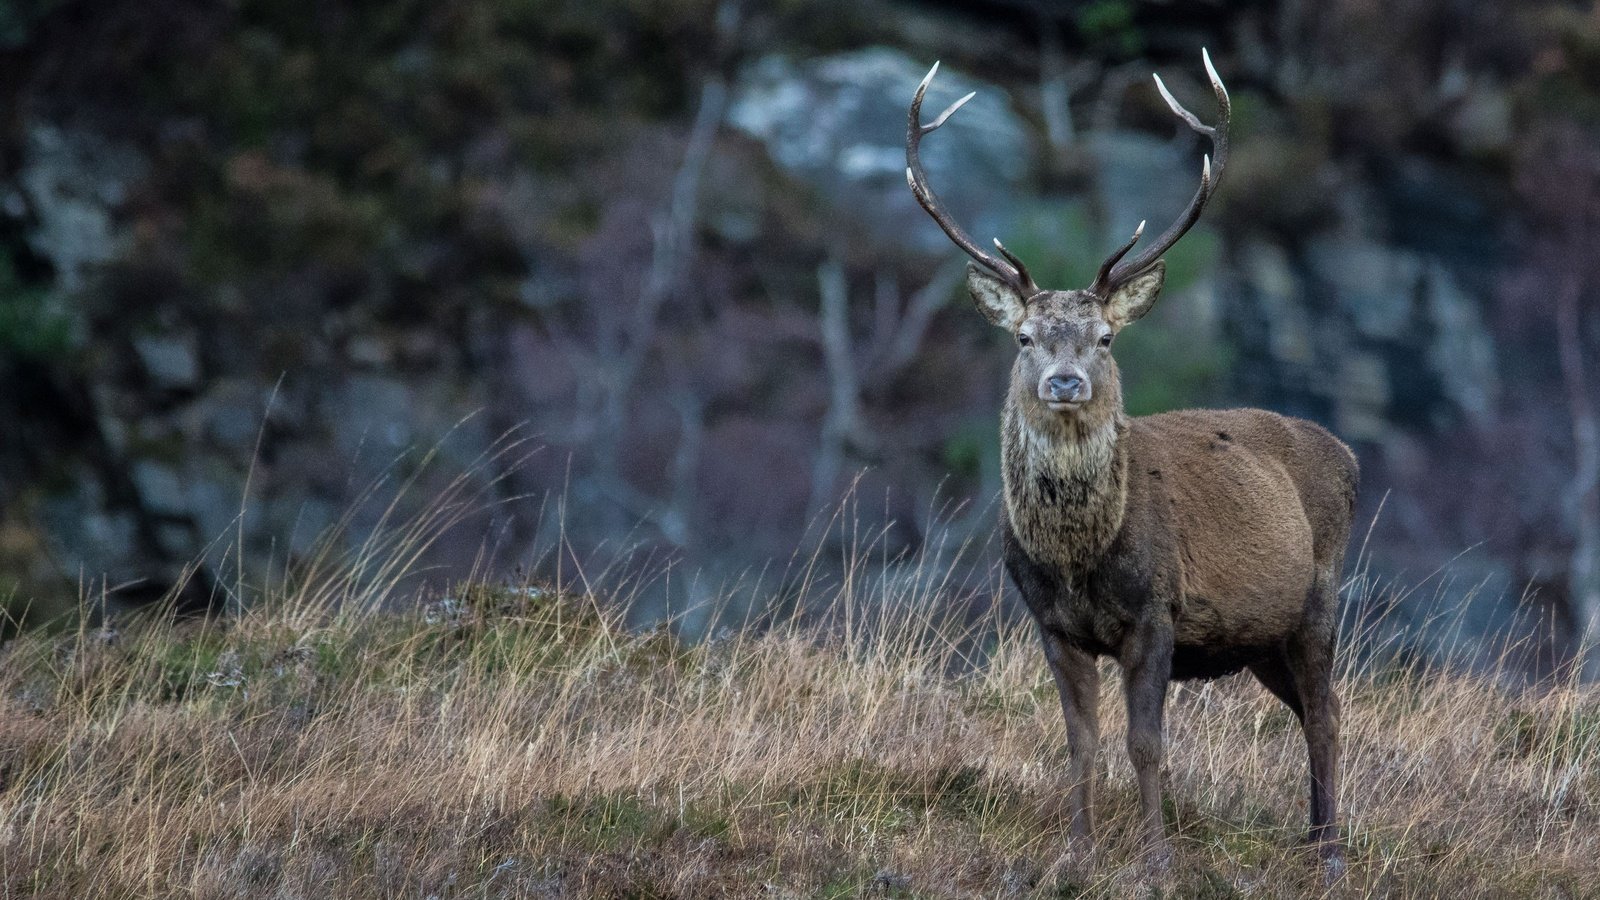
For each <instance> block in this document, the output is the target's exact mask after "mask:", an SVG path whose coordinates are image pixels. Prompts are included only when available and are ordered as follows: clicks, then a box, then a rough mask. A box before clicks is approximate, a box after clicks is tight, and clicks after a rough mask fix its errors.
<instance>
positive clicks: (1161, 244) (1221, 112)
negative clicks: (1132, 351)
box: [947, 50, 1232, 297]
mask: <svg viewBox="0 0 1600 900" xmlns="http://www.w3.org/2000/svg"><path fill="white" fill-rule="evenodd" d="M1200 58H1201V59H1202V60H1203V61H1204V62H1205V65H1206V76H1207V77H1208V78H1210V79H1211V90H1212V92H1213V93H1215V94H1216V95H1217V110H1218V116H1217V124H1216V125H1214V126H1211V125H1205V124H1202V123H1201V121H1200V120H1199V119H1198V118H1196V117H1195V115H1194V113H1191V112H1189V111H1188V110H1187V109H1184V108H1183V106H1182V105H1181V104H1179V103H1178V101H1177V100H1175V99H1173V96H1172V94H1171V93H1170V92H1169V91H1168V90H1167V86H1166V85H1165V84H1162V83H1161V76H1160V75H1155V76H1153V77H1154V78H1155V80H1156V89H1157V90H1159V91H1161V97H1162V99H1164V100H1166V101H1167V106H1169V107H1171V108H1172V112H1173V114H1174V115H1176V116H1177V117H1178V118H1180V119H1182V120H1183V121H1184V122H1185V123H1187V124H1188V126H1189V127H1190V128H1193V129H1194V130H1195V131H1197V132H1199V133H1201V134H1203V135H1205V136H1206V137H1208V138H1210V139H1211V149H1212V155H1208V156H1207V157H1206V159H1205V162H1204V164H1203V165H1202V166H1201V169H1200V188H1199V190H1197V191H1195V192H1194V199H1193V200H1190V201H1189V208H1188V209H1186V210H1184V213H1183V215H1181V216H1179V217H1178V220H1177V221H1176V222H1173V223H1172V225H1171V226H1169V227H1168V228H1167V230H1166V231H1163V232H1162V233H1161V236H1160V237H1158V238H1156V242H1155V243H1154V244H1151V245H1150V246H1149V247H1146V248H1145V249H1144V250H1143V251H1142V252H1140V253H1139V255H1138V256H1135V257H1134V258H1132V259H1130V260H1128V261H1126V262H1122V258H1123V257H1124V256H1126V255H1127V253H1128V251H1129V250H1132V249H1133V245H1134V244H1135V243H1137V242H1138V240H1139V236H1140V235H1141V234H1143V233H1144V223H1143V222H1140V223H1139V227H1138V228H1137V229H1135V230H1134V232H1133V237H1132V238H1131V239H1129V241H1128V242H1127V243H1126V244H1123V245H1122V247H1120V248H1119V249H1118V250H1117V251H1116V252H1115V253H1113V254H1111V255H1110V256H1109V257H1107V258H1106V261H1105V262H1104V263H1102V264H1101V265H1100V272H1099V274H1098V275H1096V276H1095V279H1094V284H1092V285H1090V286H1089V290H1090V291H1091V292H1093V293H1095V294H1098V295H1100V296H1101V297H1109V296H1111V294H1112V292H1113V291H1115V290H1116V289H1117V288H1118V287H1120V286H1121V285H1122V284H1124V283H1125V282H1127V281H1128V279H1130V278H1132V277H1133V276H1135V275H1138V274H1139V273H1141V272H1143V271H1144V270H1145V269H1148V268H1150V267H1151V266H1152V265H1154V264H1155V262H1156V260H1158V259H1160V258H1161V254H1163V253H1166V252H1167V251H1168V250H1170V249H1172V245H1173V244H1176V243H1177V242H1178V239H1179V238H1181V237H1183V235H1184V234H1185V233H1186V232H1187V231H1188V230H1189V229H1190V228H1191V227H1193V226H1194V223H1195V222H1196V221H1198V220H1199V219H1200V213H1201V212H1202V211H1204V210H1205V208H1206V203H1207V201H1209V200H1210V199H1211V194H1212V193H1213V192H1214V191H1216V189H1217V183H1218V182H1220V181H1221V180H1222V168H1223V166H1225V165H1226V164H1227V162H1228V120H1229V116H1230V113H1231V110H1232V107H1231V105H1230V103H1229V101H1228V89H1227V88H1225V87H1223V86H1222V79H1221V78H1220V77H1218V76H1217V70H1216V67H1214V66H1212V65H1211V54H1209V53H1207V52H1206V51H1205V50H1201V51H1200ZM947 115H948V113H947ZM1213 159H1215V164H1213V162H1212V160H1213Z"/></svg>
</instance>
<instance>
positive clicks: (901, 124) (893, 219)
mask: <svg viewBox="0 0 1600 900" xmlns="http://www.w3.org/2000/svg"><path fill="white" fill-rule="evenodd" d="M928 65H931V62H930V63H928V64H924V63H921V62H918V61H916V60H913V59H912V58H910V57H909V56H907V55H905V54H904V53H901V52H899V51H896V50H891V49H888V48H886V47H872V48H868V49H865V50H859V51H855V52H851V53H841V54H837V55H834V56H826V57H821V58H816V59H810V60H806V61H804V62H796V61H794V60H792V59H791V58H789V57H787V56H781V55H773V56H767V57H763V58H761V59H760V60H758V61H756V62H755V63H753V64H752V65H751V66H750V67H748V68H747V69H746V70H745V71H744V72H743V73H742V74H741V75H740V77H739V80H738V84H737V87H736V89H735V93H734V98H733V102H732V104H731V105H730V106H729V109H728V116H727V118H728V123H729V124H730V125H732V126H733V127H734V128H736V129H738V130H739V131H742V132H744V133H745V134H748V135H750V136H751V137H753V138H755V139H757V140H759V141H761V142H762V144H764V145H765V147H766V151H767V153H768V155H769V156H771V158H772V161H773V162H774V163H776V164H777V165H778V166H779V167H781V168H782V169H783V170H784V171H786V172H788V173H789V174H790V175H792V176H793V177H795V178H798V179H800V180H802V181H804V182H805V183H806V184H808V185H810V186H812V187H813V188H815V189H816V190H817V191H818V193H819V194H821V195H822V196H823V197H824V198H826V199H827V201H828V202H829V203H831V204H833V205H834V206H835V207H836V208H838V209H841V210H848V211H849V214H850V216H851V217H852V219H854V220H856V221H857V222H858V223H859V224H860V225H863V226H865V227H867V228H868V229H869V231H870V233H871V234H872V235H873V236H874V237H876V238H877V239H879V240H881V241H883V242H885V243H886V244H889V245H890V246H894V245H898V244H908V245H909V246H912V247H914V248H916V249H920V250H925V251H942V250H943V249H944V248H945V247H946V246H948V242H947V241H946V239H945V237H944V235H943V234H941V233H939V232H938V231H937V230H936V229H934V228H909V229H908V228H906V223H907V221H916V219H915V218H914V217H915V216H921V215H922V213H921V212H920V210H919V208H918V207H917V205H916V200H915V199H914V198H912V196H911V193H910V191H908V190H907V189H906V177H905V171H906V111H907V109H908V108H909V106H910V103H911V97H912V95H913V94H915V93H916V90H917V84H918V83H919V82H921V81H922V78H923V76H924V75H926V74H927V71H928ZM970 91H976V92H977V94H978V96H976V97H974V98H973V99H972V100H971V101H970V102H968V103H967V105H966V106H964V107H962V108H961V111H960V112H959V113H958V114H957V115H955V116H953V117H952V118H951V119H950V121H949V122H947V123H946V124H945V126H944V127H942V128H940V129H939V131H938V136H937V137H930V138H929V139H927V140H926V141H925V142H924V143H923V147H922V161H923V165H924V166H925V167H926V168H927V170H928V176H929V178H930V180H932V182H933V184H934V187H935V190H937V191H938V193H939V196H940V198H941V199H943V200H944V201H945V202H946V203H947V204H948V205H949V207H950V209H951V210H952V211H953V212H954V213H955V214H956V216H957V217H958V218H959V219H960V221H962V222H964V223H970V224H969V225H968V227H969V229H970V230H972V231H973V233H974V234H989V233H995V234H1001V233H1005V232H1006V231H1007V230H1009V229H1008V228H1007V226H1008V225H1009V224H1010V222H1011V218H1010V217H1011V215H1012V214H1011V212H1010V211H1012V210H1015V209H1017V208H1018V207H1020V206H1021V205H1022V203H1021V200H1022V198H1023V195H1024V192H1023V187H1024V184H1025V180H1026V179H1027V177H1028V176H1029V174H1030V173H1031V172H1032V170H1033V166H1034V163H1035V155H1034V153H1033V142H1032V141H1031V140H1030V138H1029V131H1028V128H1027V127H1026V125H1025V123H1024V122H1023V121H1022V119H1021V118H1020V117H1019V116H1018V115H1017V114H1016V112H1015V111H1014V110H1013V109H1012V105H1011V102H1010V100H1009V99H1008V96H1007V92H1006V91H1005V90H1004V89H1002V88H1000V87H997V86H995V85H992V84H987V83H985V82H982V81H979V80H977V79H974V78H971V77H969V76H966V75H963V74H962V73H960V72H957V71H954V70H952V69H951V68H950V67H949V66H945V67H942V68H941V69H940V70H939V74H938V76H937V77H936V78H935V79H934V82H933V85H932V86H931V87H930V88H929V89H928V94H927V97H926V99H925V100H924V102H923V110H922V112H923V117H924V121H925V122H931V121H933V118H934V117H935V116H937V115H938V114H939V113H940V112H941V111H943V110H944V108H945V107H946V106H948V105H949V104H951V103H953V102H954V101H956V100H957V99H959V98H960V97H962V96H964V95H965V94H967V93H968V92H970Z"/></svg>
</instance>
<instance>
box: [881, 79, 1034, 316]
mask: <svg viewBox="0 0 1600 900" xmlns="http://www.w3.org/2000/svg"><path fill="white" fill-rule="evenodd" d="M938 71H939V64H938V63H934V64H933V68H931V69H929V70H928V74H927V75H926V76H924V77H923V79H922V83H921V84H919V85H917V93H916V96H914V97H912V98H911V114H910V116H909V120H908V122H907V124H906V184H908V185H910V186H911V193H912V194H913V195H915V196H916V198H917V202H918V203H920V204H921V205H922V208H923V209H924V210H926V211H927V213H928V215H929V216H931V217H933V221H934V222H935V223H937V224H938V226H939V227H940V228H941V229H943V231H944V233H945V235H947V236H948V237H949V238H950V240H951V241H953V242H954V243H955V245H956V246H957V247H960V248H961V249H962V250H963V251H965V252H966V254H967V255H968V256H970V257H972V258H973V259H974V260H975V261H977V262H978V263H979V264H980V265H982V266H983V267H984V268H987V269H988V270H990V271H991V272H994V273H995V274H996V275H998V276H1000V277H1001V278H1002V279H1003V280H1005V281H1006V282H1007V283H1009V284H1010V285H1011V286H1012V287H1014V288H1016V289H1017V290H1018V291H1019V292H1020V293H1021V294H1022V295H1023V296H1024V297H1029V296H1032V295H1033V294H1036V293H1038V292H1039V288H1038V286H1037V285H1035V284H1034V283H1033V278H1032V277H1031V276H1029V275H1028V269H1027V267H1026V266H1024V265H1023V264H1022V262H1021V260H1018V259H1017V258H1016V257H1015V256H1013V255H1012V254H1011V252H1010V251H1009V250H1007V249H1006V248H1005V247H1003V246H1001V244H1000V241H999V240H996V241H995V242H994V243H995V247H996V248H998V249H999V251H1000V253H1001V255H1002V256H1004V257H1005V259H1004V260H1001V259H996V258H995V257H994V256H993V255H991V254H989V253H986V252H984V250H983V249H982V248H981V247H979V246H978V243H977V242H976V241H974V240H973V239H972V237H971V235H969V234H967V232H966V231H965V230H963V229H962V228H961V226H960V225H957V224H956V222H955V220H954V219H952V218H951V217H950V214H949V213H947V212H945V210H944V206H943V204H941V203H940V202H939V197H938V195H936V194H934V192H933V188H932V187H930V186H929V185H928V173H927V172H926V171H925V170H924V169H923V168H922V156H921V152H920V151H921V147H922V137H923V135H926V134H928V133H929V132H931V131H935V130H937V129H938V128H939V126H941V125H943V124H944V123H945V120H946V119H949V118H950V116H952V115H954V114H955V111H956V110H958V109H960V108H961V107H962V106H963V105H965V104H966V102H967V101H968V100H971V99H972V98H973V97H974V96H975V95H976V94H977V92H976V91H973V92H972V93H970V94H968V95H966V96H965V97H962V98H961V99H960V100H957V101H956V102H954V103H952V104H950V106H949V107H948V108H947V109H945V111H944V112H942V113H940V114H939V117H938V118H936V119H934V120H933V121H932V122H930V123H928V124H927V125H924V124H922V99H923V96H924V95H926V94H927V92H928V85H929V84H932V83H933V76H934V75H935V74H937V73H938Z"/></svg>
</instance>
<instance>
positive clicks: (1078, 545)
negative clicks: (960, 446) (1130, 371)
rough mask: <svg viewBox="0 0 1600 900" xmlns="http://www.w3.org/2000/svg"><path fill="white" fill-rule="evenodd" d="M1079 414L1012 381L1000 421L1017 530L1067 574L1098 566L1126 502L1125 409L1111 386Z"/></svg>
mask: <svg viewBox="0 0 1600 900" xmlns="http://www.w3.org/2000/svg"><path fill="white" fill-rule="evenodd" d="M1107 394H1108V395H1107V396H1105V397H1102V398H1098V402H1096V403H1094V404H1091V405H1090V406H1089V407H1086V408H1085V409H1083V410H1081V411H1080V412H1079V414H1077V415H1074V416H1070V417H1069V416H1061V415H1059V414H1056V413H1053V412H1051V411H1049V410H1048V409H1043V408H1041V407H1040V405H1039V404H1038V403H1036V402H1033V401H1032V400H1031V398H1028V397H1025V396H1022V395H1021V394H1019V393H1018V391H1017V390H1016V389H1015V388H1014V389H1013V391H1012V393H1011V395H1010V396H1009V397H1008V398H1007V401H1006V406H1005V412H1004V414H1003V422H1002V425H1001V453H1002V455H1003V466H1002V478H1003V480H1004V483H1005V503H1006V513H1007V515H1008V517H1009V520H1010V522H1011V530H1012V533H1013V534H1014V535H1015V536H1016V539H1017V541H1018V542H1019V543H1021V545H1022V547H1023V549H1025V550H1026V551H1027V552H1028V555H1029V556H1030V557H1032V558H1033V559H1035V560H1036V561H1038V562H1041V563H1047V564H1052V565H1055V566H1057V567H1058V568H1060V569H1061V570H1062V571H1063V573H1064V574H1066V575H1068V576H1076V575H1081V574H1084V573H1086V572H1090V571H1093V570H1094V568H1095V566H1096V564H1097V562H1098V561H1099V559H1100V558H1101V557H1102V556H1103V555H1104V554H1105V552H1106V551H1107V550H1108V549H1110V547H1111V543H1112V541H1113V540H1115V539H1116V536H1117V533H1118V532H1119V531H1120V530H1121V529H1122V519H1123V513H1124V511H1125V510H1126V508H1127V493H1128V488H1127V483H1128V482H1127V470H1128V456H1127V447H1126V444H1127V441H1126V439H1125V435H1126V434H1127V430H1128V423H1127V416H1126V415H1125V414H1124V413H1123V410H1122V398H1121V396H1120V394H1119V392H1117V391H1115V390H1111V391H1108V392H1107Z"/></svg>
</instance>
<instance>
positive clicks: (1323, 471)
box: [1006, 409, 1357, 680]
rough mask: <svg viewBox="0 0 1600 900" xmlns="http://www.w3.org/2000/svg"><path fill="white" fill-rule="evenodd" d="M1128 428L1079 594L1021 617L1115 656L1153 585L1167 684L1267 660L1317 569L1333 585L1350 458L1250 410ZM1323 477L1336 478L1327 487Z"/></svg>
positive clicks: (1350, 494)
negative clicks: (1102, 532)
mask: <svg viewBox="0 0 1600 900" xmlns="http://www.w3.org/2000/svg"><path fill="white" fill-rule="evenodd" d="M1128 424H1129V427H1128V430H1127V433H1126V436H1125V437H1124V440H1125V441H1126V447H1127V454H1128V457H1127V474H1126V478H1127V504H1126V507H1125V510H1124V514H1123V520H1122V526H1121V528H1120V530H1119V531H1118V533H1117V535H1116V537H1115V538H1114V539H1113V540H1112V542H1111V544H1110V546H1109V547H1108V548H1107V550H1106V552H1105V553H1104V554H1102V555H1101V557H1100V560H1099V564H1098V565H1096V564H1093V563H1091V565H1090V566H1089V567H1088V568H1087V571H1085V572H1084V574H1083V576H1082V577H1081V579H1080V580H1079V581H1078V583H1079V584H1080V585H1081V586H1082V588H1081V590H1062V591H1058V592H1055V593H1056V596H1057V598H1058V600H1057V602H1056V603H1055V604H1053V606H1051V607H1050V608H1045V609H1033V610H1032V612H1033V614H1034V615H1035V617H1037V618H1038V619H1039V621H1040V624H1041V625H1043V626H1045V627H1049V628H1055V629H1058V630H1059V631H1060V632H1061V633H1063V634H1065V635H1066V636H1067V638H1068V640H1069V641H1071V642H1072V643H1073V644H1075V645H1077V646H1079V647H1080V648H1082V649H1084V650H1086V651H1088V652H1090V653H1094V654H1096V655H1116V652H1117V648H1118V647H1120V646H1121V645H1122V640H1123V637H1124V634H1125V633H1126V632H1127V631H1128V630H1129V629H1131V628H1132V627H1133V626H1134V625H1135V623H1136V620H1137V617H1138V616H1139V615H1140V612H1141V610H1140V605H1139V603H1138V598H1142V597H1148V596H1150V595H1151V593H1153V592H1155V591H1154V589H1155V588H1156V587H1157V586H1165V587H1168V588H1176V590H1170V591H1162V592H1160V593H1167V595H1168V596H1174V597H1176V598H1178V599H1177V600H1176V602H1175V605H1174V608H1173V609H1172V624H1173V644H1174V646H1173V656H1172V676H1171V677H1172V678H1173V679H1175V680H1176V679H1192V678H1216V677H1220V676H1223V675H1228V674H1232V673H1234V672H1237V671H1239V670H1241V669H1243V668H1244V667H1246V666H1248V665H1251V664H1252V663H1255V662H1258V661H1261V660H1263V659H1267V658H1269V657H1272V656H1274V655H1277V654H1279V653H1281V652H1282V648H1283V646H1284V644H1285V642H1286V641H1287V640H1288V639H1289V638H1290V637H1291V636H1292V635H1294V634H1295V633H1296V632H1297V631H1299V629H1300V628H1301V626H1302V625H1303V624H1304V623H1305V617H1306V615H1307V601H1308V599H1309V598H1310V596H1311V593H1312V587H1313V583H1314V581H1315V580H1316V578H1317V576H1318V574H1319V572H1320V573H1322V574H1324V576H1325V577H1333V578H1337V575H1338V573H1337V572H1336V571H1332V570H1333V569H1334V567H1336V566H1338V565H1339V564H1340V562H1341V559H1342V556H1343V550H1344V541H1345V538H1346V535H1347V534H1348V533H1349V522H1350V518H1351V511H1352V504H1353V502H1354V497H1355V485H1356V477H1357V476H1356V463H1355V458H1354V457H1353V456H1352V455H1351V454H1350V451H1349V450H1348V449H1347V448H1345V446H1344V445H1343V444H1342V443H1340V442H1339V440H1338V439H1337V438H1335V437H1334V436H1333V435H1331V434H1329V433H1328V432H1327V431H1326V430H1324V429H1323V428H1322V427H1321V426H1319V425H1316V424H1315V423H1312V422H1307V421H1304V420H1301V419H1293V418H1289V417H1286V416H1281V415H1278V414H1276V413H1271V412H1266V411H1263V410H1254V409H1236V410H1184V411H1179V412H1169V413H1162V414H1159V415H1153V416H1143V417H1138V418H1133V419H1131V420H1129V423H1128ZM1330 470H1332V471H1338V472H1341V473H1342V474H1343V477H1342V478H1340V479H1337V480H1334V479H1329V478H1328V477H1327V473H1328V472H1329V471H1330ZM1006 530H1007V531H1008V532H1009V531H1010V523H1009V522H1007V523H1006ZM1008 543H1012V544H1014V543H1015V539H1014V538H1013V539H1012V540H1011V541H1008ZM1018 549H1022V548H1020V547H1018ZM1024 552H1026V550H1024ZM1031 555H1032V554H1030V556H1031ZM1030 562H1031V563H1032V565H1033V566H1041V565H1042V567H1044V568H1052V567H1050V566H1049V564H1048V563H1043V561H1042V560H1038V559H1030ZM1333 613H1334V611H1333V610H1332V609H1327V610H1319V611H1315V613H1314V614H1316V615H1319V616H1325V617H1327V616H1331V615H1332V614H1333ZM1319 624H1325V625H1326V626H1327V627H1331V626H1332V621H1331V620H1330V621H1328V622H1326V623H1319Z"/></svg>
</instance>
